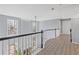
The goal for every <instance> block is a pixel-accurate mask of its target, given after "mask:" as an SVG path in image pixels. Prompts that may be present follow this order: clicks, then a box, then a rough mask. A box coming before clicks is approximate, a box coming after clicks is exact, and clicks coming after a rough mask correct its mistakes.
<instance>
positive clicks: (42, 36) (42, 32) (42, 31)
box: [41, 30, 43, 48]
mask: <svg viewBox="0 0 79 59" xmlns="http://www.w3.org/2000/svg"><path fill="white" fill-rule="evenodd" d="M41 48H43V30H41Z"/></svg>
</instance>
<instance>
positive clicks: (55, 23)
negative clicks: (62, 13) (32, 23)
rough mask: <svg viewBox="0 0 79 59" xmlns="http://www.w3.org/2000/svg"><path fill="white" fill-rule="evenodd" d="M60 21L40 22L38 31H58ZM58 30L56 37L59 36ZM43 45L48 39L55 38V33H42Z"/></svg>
mask: <svg viewBox="0 0 79 59" xmlns="http://www.w3.org/2000/svg"><path fill="white" fill-rule="evenodd" d="M59 24H60V21H59V20H57V19H55V20H47V21H41V22H40V25H39V30H40V31H41V30H46V29H55V28H59V29H60V25H59ZM59 33H60V30H57V32H56V34H57V36H58V35H59ZM43 35H44V44H45V42H46V41H47V40H48V39H51V38H55V31H46V32H44V34H43Z"/></svg>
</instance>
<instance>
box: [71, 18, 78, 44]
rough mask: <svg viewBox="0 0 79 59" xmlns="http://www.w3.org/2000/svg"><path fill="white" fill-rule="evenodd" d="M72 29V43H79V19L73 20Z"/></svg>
mask: <svg viewBox="0 0 79 59" xmlns="http://www.w3.org/2000/svg"><path fill="white" fill-rule="evenodd" d="M71 28H72V41H73V42H75V43H79V18H72V20H71Z"/></svg>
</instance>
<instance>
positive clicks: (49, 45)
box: [37, 34, 79, 55]
mask: <svg viewBox="0 0 79 59" xmlns="http://www.w3.org/2000/svg"><path fill="white" fill-rule="evenodd" d="M37 55H79V44H74V43H71V42H70V37H69V35H67V34H61V35H60V36H59V37H57V38H55V39H50V40H48V41H47V42H46V43H45V48H43V49H42V50H41V51H40V52H39V53H38V54H37Z"/></svg>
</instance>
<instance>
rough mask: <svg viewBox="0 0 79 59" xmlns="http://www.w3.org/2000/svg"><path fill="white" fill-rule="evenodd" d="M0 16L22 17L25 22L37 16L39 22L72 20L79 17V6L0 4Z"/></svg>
mask: <svg viewBox="0 0 79 59" xmlns="http://www.w3.org/2000/svg"><path fill="white" fill-rule="evenodd" d="M51 8H54V10H51ZM0 14H4V15H8V16H15V17H20V18H22V19H25V20H34V16H37V20H38V21H41V20H49V19H56V18H72V17H75V16H76V15H79V5H73V4H69V5H68V4H66V5H61V4H14V5H12V4H7V5H6V4H5V5H4V4H3V5H1V4H0ZM77 17H79V16H77Z"/></svg>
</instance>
